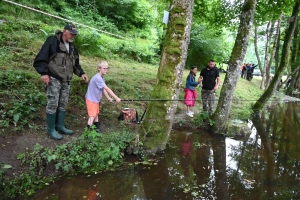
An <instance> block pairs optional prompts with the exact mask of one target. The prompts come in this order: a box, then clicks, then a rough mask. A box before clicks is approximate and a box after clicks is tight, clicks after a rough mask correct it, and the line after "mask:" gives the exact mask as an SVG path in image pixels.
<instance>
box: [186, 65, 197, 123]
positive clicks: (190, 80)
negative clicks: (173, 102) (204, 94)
mask: <svg viewBox="0 0 300 200" xmlns="http://www.w3.org/2000/svg"><path fill="white" fill-rule="evenodd" d="M196 73H197V67H196V66H193V67H191V70H190V73H189V75H188V76H187V78H186V84H185V89H184V93H185V94H184V104H185V105H186V108H187V111H186V114H187V115H188V116H190V117H193V116H194V112H192V111H191V109H190V108H191V107H194V105H195V100H196V98H197V91H196V89H195V86H197V85H198V84H199V83H198V82H197V81H195V77H196Z"/></svg>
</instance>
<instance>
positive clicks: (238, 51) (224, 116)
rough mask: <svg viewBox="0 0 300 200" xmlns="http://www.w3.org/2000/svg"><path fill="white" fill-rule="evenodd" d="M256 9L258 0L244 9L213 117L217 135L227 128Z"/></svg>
mask: <svg viewBox="0 0 300 200" xmlns="http://www.w3.org/2000/svg"><path fill="white" fill-rule="evenodd" d="M255 8H256V0H246V1H245V3H244V5H243V7H242V12H241V16H240V25H239V29H238V34H237V36H236V40H235V44H234V47H233V50H232V52H231V56H230V59H229V63H228V65H229V69H228V72H227V73H226V76H225V80H224V84H223V86H222V90H221V94H220V98H219V102H218V106H217V109H216V111H215V113H214V114H213V116H212V119H213V120H214V121H215V122H216V123H215V124H214V126H213V130H214V132H217V133H222V132H223V131H225V129H226V128H227V121H228V118H229V113H230V109H231V105H232V97H233V93H234V90H235V87H236V84H237V81H238V78H239V77H240V67H241V65H242V63H243V61H244V57H245V54H246V51H247V47H248V42H249V37H250V30H251V27H252V23H253V18H254V13H255Z"/></svg>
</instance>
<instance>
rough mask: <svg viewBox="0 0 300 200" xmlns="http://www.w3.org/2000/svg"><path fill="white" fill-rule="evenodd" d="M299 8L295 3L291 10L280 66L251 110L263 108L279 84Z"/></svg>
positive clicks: (285, 64) (286, 60)
mask: <svg viewBox="0 0 300 200" xmlns="http://www.w3.org/2000/svg"><path fill="white" fill-rule="evenodd" d="M299 8H300V2H296V4H295V6H294V9H293V13H292V16H291V18H290V21H289V23H290V24H289V27H288V29H287V30H286V33H285V37H284V43H283V47H282V53H281V60H280V65H279V67H278V69H277V71H276V73H275V75H274V78H273V79H272V82H271V84H270V86H269V87H268V88H267V90H266V91H265V92H264V94H263V95H262V96H261V97H260V98H259V99H258V101H257V102H256V103H255V104H254V105H253V107H252V108H253V110H261V109H262V108H263V107H264V106H265V104H266V102H267V101H268V100H269V99H270V98H271V97H272V95H273V94H274V92H275V89H276V88H277V85H278V84H279V80H280V78H281V76H282V74H283V72H284V70H285V69H286V67H287V65H288V63H289V62H288V59H289V55H290V47H291V43H292V38H293V34H294V30H295V28H296V25H297V21H298V13H299Z"/></svg>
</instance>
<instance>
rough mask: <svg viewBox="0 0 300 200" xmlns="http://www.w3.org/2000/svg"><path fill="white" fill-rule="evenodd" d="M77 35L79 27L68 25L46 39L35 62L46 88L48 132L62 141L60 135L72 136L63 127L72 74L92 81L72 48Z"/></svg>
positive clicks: (75, 50)
mask: <svg viewBox="0 0 300 200" xmlns="http://www.w3.org/2000/svg"><path fill="white" fill-rule="evenodd" d="M77 34H78V30H77V28H76V27H75V26H74V25H73V24H71V23H67V24H66V25H65V27H64V30H63V31H59V30H58V31H56V32H55V35H53V36H50V37H48V38H47V40H46V42H45V43H44V44H43V46H42V48H41V50H40V51H39V53H38V54H37V56H36V57H35V59H34V62H33V67H34V68H35V69H36V71H37V72H38V73H39V74H41V80H42V82H43V83H44V84H45V86H46V87H47V106H46V118H47V120H46V121H47V122H46V123H47V133H48V135H49V136H50V137H51V138H53V139H57V140H61V139H62V136H61V135H60V134H59V133H62V134H66V135H71V134H73V131H72V130H70V129H67V128H66V127H65V125H64V120H65V116H66V106H67V104H68V99H69V93H70V82H71V80H72V77H73V73H74V74H76V75H77V76H79V77H81V78H82V79H83V80H85V82H86V83H88V81H89V79H88V77H87V76H86V74H85V73H84V71H83V69H82V68H81V66H80V64H79V54H78V51H77V49H76V47H75V46H74V45H73V41H74V40H75V38H76V36H77ZM58 132H59V133H58Z"/></svg>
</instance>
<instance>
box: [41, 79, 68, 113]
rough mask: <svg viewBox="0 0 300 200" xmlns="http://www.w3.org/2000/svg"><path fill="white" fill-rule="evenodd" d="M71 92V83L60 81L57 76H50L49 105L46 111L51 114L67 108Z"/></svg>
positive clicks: (48, 87) (48, 88)
mask: <svg viewBox="0 0 300 200" xmlns="http://www.w3.org/2000/svg"><path fill="white" fill-rule="evenodd" d="M69 93H70V83H69V82H63V81H59V80H57V79H56V78H53V77H50V82H49V84H48V86H47V106H46V112H47V113H49V114H54V113H56V110H57V109H59V110H61V111H65V110H66V106H67V104H68V99H69Z"/></svg>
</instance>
